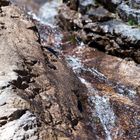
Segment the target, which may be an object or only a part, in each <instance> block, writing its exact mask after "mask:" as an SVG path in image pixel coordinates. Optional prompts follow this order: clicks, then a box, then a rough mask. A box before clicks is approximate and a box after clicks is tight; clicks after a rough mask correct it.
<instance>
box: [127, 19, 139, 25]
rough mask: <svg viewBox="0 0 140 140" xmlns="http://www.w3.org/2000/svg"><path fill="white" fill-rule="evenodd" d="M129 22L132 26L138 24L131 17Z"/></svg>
mask: <svg viewBox="0 0 140 140" xmlns="http://www.w3.org/2000/svg"><path fill="white" fill-rule="evenodd" d="M128 24H129V25H131V26H133V25H138V23H137V22H136V21H135V20H133V19H129V20H128Z"/></svg>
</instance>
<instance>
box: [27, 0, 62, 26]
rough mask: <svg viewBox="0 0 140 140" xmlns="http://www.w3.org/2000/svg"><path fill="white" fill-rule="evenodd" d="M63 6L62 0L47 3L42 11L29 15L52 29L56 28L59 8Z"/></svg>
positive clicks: (52, 0)
mask: <svg viewBox="0 0 140 140" xmlns="http://www.w3.org/2000/svg"><path fill="white" fill-rule="evenodd" d="M61 4H62V0H51V1H48V2H46V3H45V4H44V5H43V6H42V7H41V8H40V9H39V12H38V13H37V14H34V13H32V12H31V11H30V12H28V14H29V15H32V17H33V18H34V19H36V20H37V21H39V22H40V23H42V24H46V25H49V26H51V27H56V25H57V24H56V20H55V17H56V16H57V15H58V7H59V6H60V5H61Z"/></svg>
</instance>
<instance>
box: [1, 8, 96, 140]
mask: <svg viewBox="0 0 140 140" xmlns="http://www.w3.org/2000/svg"><path fill="white" fill-rule="evenodd" d="M34 28H35V26H34V24H33V23H32V22H30V21H28V20H27V19H26V18H25V17H24V16H23V13H22V12H21V11H20V10H19V9H17V8H16V7H14V6H6V7H2V12H1V13H0V42H1V47H0V112H1V113H0V139H1V140H10V139H12V140H17V139H18V140H23V139H26V140H27V139H29V140H49V139H51V140H52V139H69V140H72V139H74V140H75V139H80V140H86V139H93V138H94V136H93V134H92V133H91V132H90V130H88V129H87V127H86V120H85V119H84V105H83V103H84V100H85V99H86V96H85V95H84V93H85V92H86V90H85V87H84V86H83V85H82V84H81V83H80V81H79V79H78V78H76V76H75V75H74V73H73V72H72V71H71V70H70V69H69V68H67V66H66V64H65V62H64V61H63V60H60V59H59V58H57V57H56V56H54V55H53V54H52V53H51V52H49V51H47V50H45V49H43V48H41V45H40V44H39V42H38V37H37V33H35V32H34V31H33V30H32V29H34Z"/></svg>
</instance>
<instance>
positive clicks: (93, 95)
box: [27, 0, 136, 140]
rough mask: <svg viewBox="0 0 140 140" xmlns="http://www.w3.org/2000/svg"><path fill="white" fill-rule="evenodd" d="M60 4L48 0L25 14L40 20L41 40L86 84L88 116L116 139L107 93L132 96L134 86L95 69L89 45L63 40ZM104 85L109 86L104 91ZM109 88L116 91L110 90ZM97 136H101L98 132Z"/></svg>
mask: <svg viewBox="0 0 140 140" xmlns="http://www.w3.org/2000/svg"><path fill="white" fill-rule="evenodd" d="M27 4H28V2H27ZM61 4H62V1H61V0H57V1H56V0H51V1H48V2H45V3H44V4H41V6H40V7H39V8H38V10H37V11H36V12H34V11H35V9H31V7H32V6H30V10H29V11H28V14H29V15H31V16H32V17H33V19H35V20H37V21H38V22H39V23H40V24H39V26H38V28H39V32H40V37H41V40H42V44H43V45H44V46H45V45H46V46H48V47H50V48H51V49H53V50H54V51H55V52H58V56H59V55H60V56H61V57H63V58H64V59H65V60H66V61H67V63H68V66H69V67H71V68H72V69H73V71H74V72H75V74H76V75H77V77H79V79H80V80H81V82H82V83H83V84H85V86H86V87H87V89H88V102H89V105H90V109H91V110H90V111H91V113H92V114H91V116H92V117H93V118H99V122H100V123H101V125H102V128H103V130H104V133H105V137H106V138H105V139H106V140H112V139H115V138H116V137H117V135H118V133H119V128H118V127H119V121H118V120H117V116H116V113H115V112H114V110H113V108H112V105H111V103H110V97H111V96H115V97H116V98H117V99H119V98H124V99H128V100H129V99H132V100H133V98H135V95H136V92H135V90H133V88H131V87H126V86H125V85H123V84H122V83H121V82H120V83H119V82H116V81H111V80H109V79H108V78H107V77H106V76H105V75H104V74H103V73H101V72H100V71H99V70H98V67H96V64H95V63H99V62H95V61H93V60H94V58H95V57H96V55H100V53H98V52H97V50H95V49H91V48H88V47H86V45H85V44H84V43H82V42H78V41H77V42H78V43H77V45H73V44H69V43H68V44H67V42H62V40H63V38H64V37H65V36H64V33H63V31H62V30H59V27H58V25H57V19H56V18H55V17H56V15H57V14H58V7H59V6H60V5H61ZM48 42H49V43H48ZM93 63H94V65H93ZM106 89H111V90H108V91H106ZM112 90H114V91H115V93H112ZM94 121H95V120H93V122H92V119H91V122H90V123H93V125H92V126H93V129H94V127H95V126H94ZM119 135H121V134H119ZM97 139H100V138H99V137H98V136H97Z"/></svg>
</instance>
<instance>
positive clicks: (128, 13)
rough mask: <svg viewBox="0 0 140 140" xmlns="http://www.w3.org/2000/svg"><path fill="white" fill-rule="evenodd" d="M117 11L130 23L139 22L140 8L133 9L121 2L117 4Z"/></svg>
mask: <svg viewBox="0 0 140 140" xmlns="http://www.w3.org/2000/svg"><path fill="white" fill-rule="evenodd" d="M117 12H118V14H119V16H120V17H121V19H123V20H124V21H128V22H131V24H140V9H133V8H131V7H130V6H129V5H127V4H125V3H122V4H120V5H119V6H118V8H117Z"/></svg>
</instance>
